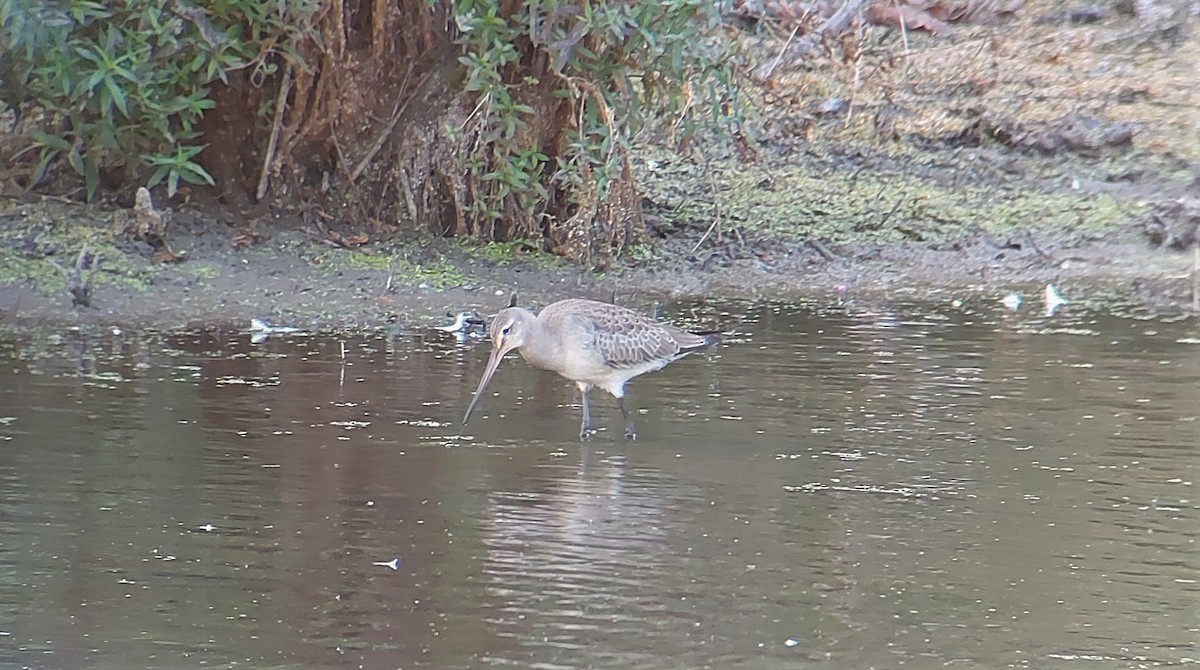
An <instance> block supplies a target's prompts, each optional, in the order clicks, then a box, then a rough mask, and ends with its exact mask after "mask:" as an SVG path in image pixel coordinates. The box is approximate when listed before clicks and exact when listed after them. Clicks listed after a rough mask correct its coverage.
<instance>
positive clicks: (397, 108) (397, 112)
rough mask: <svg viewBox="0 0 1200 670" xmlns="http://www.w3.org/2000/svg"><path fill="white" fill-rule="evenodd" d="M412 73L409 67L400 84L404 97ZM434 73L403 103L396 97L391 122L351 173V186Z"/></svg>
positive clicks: (417, 86)
mask: <svg viewBox="0 0 1200 670" xmlns="http://www.w3.org/2000/svg"><path fill="white" fill-rule="evenodd" d="M412 72H413V70H412V68H411V67H409V68H408V72H406V73H405V74H404V81H403V82H401V84H400V95H404V94H405V93H408V92H409V91H408V79H409V77H411V76H412ZM434 72H435V70H430V71H429V72H426V73H425V76H424V77H421V81H419V82H417V85H416V87H415V88H414V89H413V92H412V93H411V94H410V95H409V96H408V99H406V100H404V102H403V103H401V102H400V97H399V96H397V97H396V103H395V105H393V107H392V119H391V121H388V124H387V127H386V128H384V129H383V131H382V132H380V133H379V135H378V136H377V137H376V138H375V141H374V142H372V143H371V148H370V149H369V150H368V151H367V153H366V155H365V156H363V157H362V160H360V161H359V162H358V165H356V166H355V167H354V170H352V171H351V172H350V183H351V184H353V183H354V182H355V181H358V178H359V176H361V175H362V173H363V171H364V170H366V169H367V165H368V164H370V162H371V160H372V159H374V158H375V154H377V153H379V150H380V149H382V148H383V144H384V142H386V141H387V139H388V138H389V137H391V136H392V132H393V131H395V130H396V124H397V123H399V122H400V118H401V117H403V116H404V112H405V111H406V110H407V109H408V105H409V103H411V102H412V101H413V100H415V99H416V98H417V97H418V96H417V93H419V92H420V91H421V90H422V89H424V88H425V83H426V82H428V81H429V78H430V77H432V76H433V74H434Z"/></svg>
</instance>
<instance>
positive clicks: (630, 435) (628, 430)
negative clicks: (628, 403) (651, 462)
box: [625, 423, 637, 442]
mask: <svg viewBox="0 0 1200 670" xmlns="http://www.w3.org/2000/svg"><path fill="white" fill-rule="evenodd" d="M625 439H626V440H629V441H630V442H632V441H633V440H636V439H637V431H636V430H634V429H633V424H632V423H631V424H628V425H626V426H625Z"/></svg>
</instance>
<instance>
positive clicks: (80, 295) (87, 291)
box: [46, 244, 100, 307]
mask: <svg viewBox="0 0 1200 670" xmlns="http://www.w3.org/2000/svg"><path fill="white" fill-rule="evenodd" d="M87 252H88V245H87V244H84V245H83V248H82V249H80V250H79V257H78V258H76V259H75V267H74V268H72V269H71V270H67V269H66V268H64V267H63V266H61V265H59V264H58V263H56V262H55V261H54V259H51V258H47V259H46V261H47V262H48V263H50V265H53V266H54V268H55V269H56V270H58V271H59V272H60V273H61V274H62V276H63V279H65V280H66V281H67V293H68V294H70V296H71V306H72V307H91V306H92V283H93V282H94V281H95V280H96V273H97V272H99V271H100V257H99V256H96V257H95V258H93V259H92V269H91V270H89V271H88V275H87V277H86V278H85V277H84V276H83V268H84V266H85V265H87Z"/></svg>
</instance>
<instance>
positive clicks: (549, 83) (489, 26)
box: [448, 0, 734, 221]
mask: <svg viewBox="0 0 1200 670" xmlns="http://www.w3.org/2000/svg"><path fill="white" fill-rule="evenodd" d="M503 4H505V3H501V2H500V1H499V0H459V1H458V2H455V3H454V5H453V14H454V17H453V18H454V20H455V22H456V23H457V26H458V32H457V34H456V36H455V41H456V42H457V43H458V44H459V45H460V46H461V47H462V48H463V52H464V53H463V55H462V56H460V57H459V62H460V63H461V64H462V65H463V67H465V68H466V85H465V90H466V91H468V92H471V93H474V94H476V95H477V99H478V102H477V105H476V108H475V114H476V118H477V119H478V120H479V121H478V124H477V126H476V128H475V132H476V133H477V134H478V139H479V141H480V146H482V147H486V150H485V151H482V152H477V153H472V154H466V155H462V156H460V158H461V159H462V165H463V167H465V168H466V169H467V170H468V171H469V172H470V173H471V174H472V175H474V176H475V177H476V179H477V181H478V182H479V184H480V185H481V188H480V197H479V198H478V199H477V200H475V201H474V202H473V203H472V208H471V214H472V215H474V216H477V217H479V218H480V219H482V220H484V221H488V220H492V219H498V218H501V217H502V216H503V215H504V213H505V211H506V209H510V208H506V207H505V202H506V201H510V202H511V204H515V206H516V208H517V209H519V210H530V211H534V212H540V211H544V210H545V205H546V203H547V200H548V199H549V198H550V194H551V191H552V190H553V189H554V188H555V187H559V188H561V189H562V191H563V192H564V193H565V194H566V195H567V197H568V199H569V201H570V205H571V207H572V208H580V207H582V208H584V209H587V208H589V207H595V205H596V203H601V202H605V201H607V200H608V197H609V192H608V191H609V188H610V186H611V185H613V184H619V183H623V182H624V181H626V172H625V170H626V166H627V162H626V160H627V152H628V150H629V142H630V138H631V137H632V136H633V135H634V134H635V133H637V132H638V131H639V130H641V129H642V128H643V127H644V126H645V124H646V123H647V121H648V120H651V119H655V118H661V116H662V115H665V117H666V118H668V119H669V121H670V123H671V124H672V126H673V128H674V129H675V132H676V133H677V134H678V136H679V137H685V136H687V135H690V134H691V133H692V132H693V131H694V130H695V129H696V128H697V126H698V123H699V122H701V121H706V120H707V121H712V120H717V119H719V118H720V117H721V115H722V114H723V112H724V111H725V110H726V109H728V106H727V103H728V102H729V99H730V97H731V96H733V94H734V86H733V83H732V78H731V68H730V67H729V66H728V62H727V61H728V54H726V53H723V52H721V51H720V50H718V49H717V48H716V47H715V46H713V44H712V43H711V42H710V41H709V40H708V39H707V35H708V30H710V29H711V28H712V27H713V26H714V25H716V23H717V21H718V15H717V5H716V4H714V3H711V2H706V1H703V0H670V1H668V2H657V1H653V0H636V1H634V2H622V3H599V4H597V3H591V2H578V1H572V0H531V1H529V2H524V3H519V4H516V5H515V10H514V11H513V12H512V14H509V15H505V14H504V12H503V10H502V8H501V7H502V5H503ZM509 6H513V5H512V4H511V3H509ZM522 50H524V53H523V52H522ZM542 59H544V61H543V62H544V63H545V65H543V66H542V67H530V65H531V63H532V62H536V61H538V60H542ZM547 66H548V67H547ZM514 71H515V72H519V73H521V76H520V77H519V78H516V77H514V76H512V75H511V74H509V73H512V72H514ZM547 88H548V89H549V90H550V92H551V98H556V99H560V100H564V101H566V105H565V106H560V107H559V108H558V110H555V109H554V107H553V106H551V107H548V106H547V104H548V103H549V102H550V101H549V100H547V99H545V98H544V97H539V92H540V91H542V90H545V89H547ZM535 104H540V107H539V108H535V107H534V105H535ZM555 111H557V113H558V114H563V115H565V116H566V118H565V119H563V121H564V122H565V124H564V125H565V128H564V129H563V130H565V137H564V140H565V146H566V149H565V150H564V151H562V152H561V153H559V154H558V155H556V156H553V158H551V157H548V156H547V155H546V153H544V151H545V150H546V148H544V147H541V146H539V143H538V140H537V138H538V137H539V135H542V134H544V133H542V132H540V129H541V128H543V127H544V126H545V120H542V121H540V122H539V121H538V116H539V115H545V114H546V113H547V112H555ZM448 130H449V131H450V132H452V129H448ZM546 175H549V179H548V180H547V179H546V178H545V176H546Z"/></svg>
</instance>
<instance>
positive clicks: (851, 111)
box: [842, 50, 862, 128]
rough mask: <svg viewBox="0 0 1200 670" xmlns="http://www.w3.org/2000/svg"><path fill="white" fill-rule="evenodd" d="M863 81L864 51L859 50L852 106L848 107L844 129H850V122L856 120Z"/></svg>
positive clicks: (855, 68)
mask: <svg viewBox="0 0 1200 670" xmlns="http://www.w3.org/2000/svg"><path fill="white" fill-rule="evenodd" d="M861 80H862V50H859V52H858V55H857V56H856V57H855V58H854V84H853V86H852V87H851V89H850V104H849V105H847V106H846V120H845V122H843V123H842V127H843V128H849V127H850V120H851V119H853V118H854V102H855V100H857V99H858V84H859V82H860V81H861Z"/></svg>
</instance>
